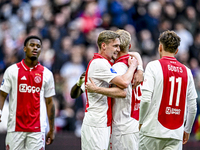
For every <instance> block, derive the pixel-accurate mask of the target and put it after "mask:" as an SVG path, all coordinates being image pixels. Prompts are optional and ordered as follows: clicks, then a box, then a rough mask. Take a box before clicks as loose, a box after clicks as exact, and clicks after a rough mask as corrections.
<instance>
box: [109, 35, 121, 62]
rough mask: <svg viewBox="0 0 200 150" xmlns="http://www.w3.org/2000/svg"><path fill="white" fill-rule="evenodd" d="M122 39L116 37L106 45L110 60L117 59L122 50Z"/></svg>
mask: <svg viewBox="0 0 200 150" xmlns="http://www.w3.org/2000/svg"><path fill="white" fill-rule="evenodd" d="M119 46H120V40H119V38H116V39H115V40H114V41H111V42H110V43H109V44H107V45H106V56H107V57H108V59H109V60H111V59H114V60H115V59H117V56H118V52H119V51H120V47H119Z"/></svg>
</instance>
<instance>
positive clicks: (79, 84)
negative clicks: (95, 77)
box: [76, 77, 85, 86]
mask: <svg viewBox="0 0 200 150" xmlns="http://www.w3.org/2000/svg"><path fill="white" fill-rule="evenodd" d="M84 82H85V77H84V78H82V79H80V78H79V79H78V81H77V82H76V85H77V86H81V85H82V84H83V83H84Z"/></svg>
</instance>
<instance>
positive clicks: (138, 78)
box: [129, 52, 144, 88]
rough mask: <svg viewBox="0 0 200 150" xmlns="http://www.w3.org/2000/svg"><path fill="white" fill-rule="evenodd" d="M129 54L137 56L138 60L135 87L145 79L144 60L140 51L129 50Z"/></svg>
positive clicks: (134, 77) (134, 80)
mask: <svg viewBox="0 0 200 150" xmlns="http://www.w3.org/2000/svg"><path fill="white" fill-rule="evenodd" d="M129 55H130V56H132V57H135V58H136V59H137V62H138V66H137V71H136V73H135V74H134V76H133V83H132V84H133V88H135V87H136V86H138V85H139V84H140V83H141V82H142V81H143V80H144V76H143V73H144V69H143V62H142V58H141V56H140V54H139V53H138V52H129Z"/></svg>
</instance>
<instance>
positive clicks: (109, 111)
mask: <svg viewBox="0 0 200 150" xmlns="http://www.w3.org/2000/svg"><path fill="white" fill-rule="evenodd" d="M97 58H100V59H105V58H104V57H103V56H101V55H100V54H98V53H95V54H94V57H93V59H92V60H91V61H90V62H89V63H88V66H87V69H86V72H85V84H86V83H87V79H88V70H89V67H90V64H91V62H92V61H93V60H94V59H97ZM108 62H109V63H110V65H111V66H112V65H113V64H112V63H111V62H110V61H108ZM85 93H86V98H87V100H86V106H85V112H87V108H88V107H89V101H88V94H87V90H85ZM107 103H108V110H107V126H111V123H112V109H111V98H109V97H108V98H107Z"/></svg>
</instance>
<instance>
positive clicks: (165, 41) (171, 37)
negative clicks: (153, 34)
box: [158, 30, 181, 53]
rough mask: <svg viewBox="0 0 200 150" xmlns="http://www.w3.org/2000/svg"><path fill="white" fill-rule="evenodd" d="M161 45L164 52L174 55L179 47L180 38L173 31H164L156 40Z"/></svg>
mask: <svg viewBox="0 0 200 150" xmlns="http://www.w3.org/2000/svg"><path fill="white" fill-rule="evenodd" d="M158 40H159V41H160V43H161V44H162V45H163V48H164V51H166V52H170V53H175V52H176V50H177V48H178V47H179V45H180V42H181V38H180V37H179V36H178V35H177V34H176V33H175V32H174V31H169V30H168V31H164V32H163V33H162V34H160V37H159V39H158Z"/></svg>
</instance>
